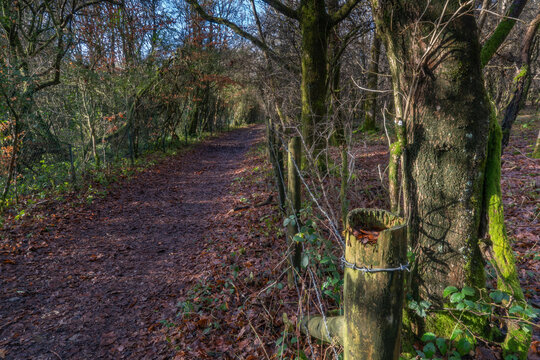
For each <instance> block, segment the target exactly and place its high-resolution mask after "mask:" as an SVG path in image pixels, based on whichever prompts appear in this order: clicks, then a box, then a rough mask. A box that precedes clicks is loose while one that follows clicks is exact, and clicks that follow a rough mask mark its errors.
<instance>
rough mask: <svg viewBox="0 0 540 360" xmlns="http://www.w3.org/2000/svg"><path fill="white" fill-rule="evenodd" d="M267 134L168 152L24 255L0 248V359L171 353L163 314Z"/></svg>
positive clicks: (251, 132) (42, 234)
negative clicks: (11, 256)
mask: <svg viewBox="0 0 540 360" xmlns="http://www.w3.org/2000/svg"><path fill="white" fill-rule="evenodd" d="M261 136H262V128H261V127H250V128H247V129H239V130H234V131H232V132H230V133H226V134H224V135H221V136H220V137H218V138H215V139H212V140H208V141H205V142H203V143H202V144H199V145H197V146H195V147H194V148H193V149H192V150H190V151H188V152H187V153H183V154H180V155H178V156H175V157H170V158H167V159H166V160H164V161H163V162H161V163H160V164H158V165H156V166H153V167H151V168H149V169H148V170H146V171H145V172H143V173H141V174H139V175H136V176H135V177H134V178H133V179H131V180H129V181H125V182H123V183H121V184H119V185H118V186H116V187H115V188H113V189H112V190H111V191H110V192H109V194H108V195H107V196H106V197H105V198H103V199H98V200H96V201H94V203H93V204H91V205H87V206H81V207H80V209H77V210H76V211H75V212H73V211H69V212H66V213H65V214H64V215H60V216H57V217H58V219H56V220H57V221H56V222H55V223H54V224H53V225H50V226H48V228H47V229H41V230H36V231H38V234H36V235H28V236H29V238H31V240H29V242H31V243H32V244H36V245H34V246H28V247H27V249H25V250H23V251H22V253H21V254H19V255H18V256H16V257H15V261H13V262H11V261H6V257H4V256H3V255H1V254H0V260H1V263H0V359H1V358H3V356H5V358H6V359H124V358H128V359H166V358H171V357H172V355H173V352H172V351H171V349H170V347H169V346H168V345H167V344H166V342H165V340H164V335H163V334H162V333H161V332H160V331H159V329H160V328H161V325H160V324H159V321H160V320H162V319H166V318H174V311H175V309H176V308H175V305H176V295H177V294H178V292H179V291H180V290H181V289H182V288H183V287H184V286H185V283H184V282H183V279H184V278H185V277H186V276H187V275H191V276H192V275H193V274H190V271H191V272H192V271H193V270H192V269H193V267H194V266H193V265H194V264H195V263H196V262H204V261H205V260H204V259H203V258H199V256H198V253H199V252H200V251H201V250H203V249H204V243H205V238H206V236H205V235H206V234H210V233H211V232H212V229H213V226H212V223H213V219H216V218H217V217H220V216H222V215H223V214H225V213H226V212H227V211H228V210H230V209H231V203H232V200H231V199H230V195H229V191H228V188H229V184H230V183H231V181H232V180H233V178H234V177H235V173H236V172H237V171H239V167H240V166H241V160H242V158H243V156H244V155H245V153H246V151H247V150H248V149H249V148H250V147H251V146H253V145H254V144H255V143H257V142H258V141H260V140H261ZM3 236H8V237H9V236H13V237H15V236H20V234H19V235H15V234H14V233H10V230H9V229H5V230H3V231H1V232H0V237H3ZM41 243H43V244H46V245H43V246H39V244H41ZM208 266H210V265H208Z"/></svg>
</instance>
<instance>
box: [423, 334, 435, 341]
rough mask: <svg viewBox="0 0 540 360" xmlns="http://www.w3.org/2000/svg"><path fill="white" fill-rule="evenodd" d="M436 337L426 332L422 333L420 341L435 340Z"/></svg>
mask: <svg viewBox="0 0 540 360" xmlns="http://www.w3.org/2000/svg"><path fill="white" fill-rule="evenodd" d="M436 338H437V336H435V334H434V333H432V332H427V333H425V334H424V335H422V341H423V342H428V341H435V339H436Z"/></svg>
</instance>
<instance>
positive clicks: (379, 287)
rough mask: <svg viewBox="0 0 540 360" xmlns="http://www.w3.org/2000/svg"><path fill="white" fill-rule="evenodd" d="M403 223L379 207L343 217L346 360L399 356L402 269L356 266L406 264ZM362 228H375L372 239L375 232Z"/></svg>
mask: <svg viewBox="0 0 540 360" xmlns="http://www.w3.org/2000/svg"><path fill="white" fill-rule="evenodd" d="M403 223H404V221H403V219H401V218H399V217H397V216H395V215H393V214H391V213H389V212H387V211H385V210H379V209H355V210H352V211H351V212H349V215H348V216H347V228H346V248H345V260H346V262H347V263H345V284H344V291H343V297H344V311H345V329H344V334H343V335H344V336H343V337H344V348H345V349H344V355H345V356H344V359H345V360H368V359H369V360H383V359H384V360H394V359H396V360H397V359H398V358H399V354H400V332H401V321H402V307H403V299H404V288H403V282H404V279H405V271H403V270H397V271H382V272H367V271H362V270H360V268H363V267H365V268H367V269H372V270H374V269H390V268H399V267H401V266H402V265H405V264H406V263H407V237H406V225H404V224H403ZM363 231H366V232H377V231H380V232H379V233H378V236H377V237H376V238H375V236H376V235H375V234H374V233H371V234H367V235H366V234H364V233H363ZM370 237H371V238H370ZM350 265H352V266H350ZM352 267H356V268H352Z"/></svg>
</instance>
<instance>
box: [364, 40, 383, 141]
mask: <svg viewBox="0 0 540 360" xmlns="http://www.w3.org/2000/svg"><path fill="white" fill-rule="evenodd" d="M380 53H381V41H380V39H379V37H378V36H377V33H376V32H375V33H374V34H373V42H372V43H371V58H370V59H369V67H368V74H367V87H368V89H373V90H377V83H378V80H379V76H378V72H379V55H380ZM376 112H377V93H376V92H374V91H371V92H369V91H368V93H367V95H366V100H365V103H364V125H363V126H362V130H364V131H374V130H376V128H377V127H376V124H375V120H376V118H377V116H376Z"/></svg>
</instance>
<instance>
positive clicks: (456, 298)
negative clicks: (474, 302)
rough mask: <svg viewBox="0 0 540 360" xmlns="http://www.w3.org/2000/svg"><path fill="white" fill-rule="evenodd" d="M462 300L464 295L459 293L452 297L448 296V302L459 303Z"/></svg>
mask: <svg viewBox="0 0 540 360" xmlns="http://www.w3.org/2000/svg"><path fill="white" fill-rule="evenodd" d="M463 299H465V295H463V294H462V293H460V292H457V293H453V294H452V296H450V302H452V303H458V302H461V301H462V300H463Z"/></svg>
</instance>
